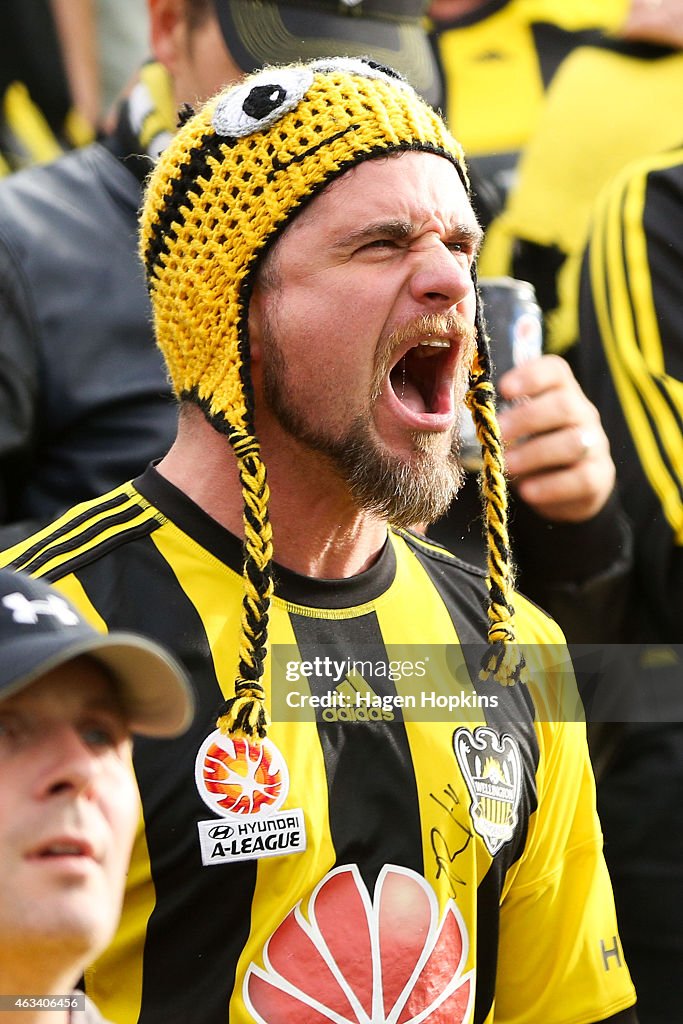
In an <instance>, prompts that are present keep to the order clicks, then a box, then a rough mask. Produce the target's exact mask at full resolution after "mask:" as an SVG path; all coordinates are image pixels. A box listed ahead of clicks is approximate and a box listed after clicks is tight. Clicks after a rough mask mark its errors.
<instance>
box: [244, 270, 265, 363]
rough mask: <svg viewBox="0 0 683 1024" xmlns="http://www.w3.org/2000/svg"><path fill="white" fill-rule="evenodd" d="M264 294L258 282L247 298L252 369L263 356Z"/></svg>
mask: <svg viewBox="0 0 683 1024" xmlns="http://www.w3.org/2000/svg"><path fill="white" fill-rule="evenodd" d="M264 302H265V295H264V293H263V289H262V288H261V287H260V285H259V284H258V282H257V283H256V284H255V285H254V288H253V291H252V293H251V299H250V300H249V321H248V330H249V358H250V361H251V365H252V369H253V368H254V367H258V366H259V364H260V363H261V359H262V356H263V306H264Z"/></svg>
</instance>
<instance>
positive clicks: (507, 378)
mask: <svg viewBox="0 0 683 1024" xmlns="http://www.w3.org/2000/svg"><path fill="white" fill-rule="evenodd" d="M554 387H574V388H576V389H577V390H579V391H580V390H581V389H580V388H579V384H578V382H577V380H576V377H575V376H574V374H573V373H572V370H571V367H570V366H569V363H568V362H567V361H566V359H562V358H561V356H555V355H543V356H539V357H538V358H537V359H530V360H529V361H528V362H527V363H522V364H521V365H520V366H515V367H513V368H512V369H511V370H508V371H507V373H504V374H503V375H502V376H501V378H500V380H499V381H498V392H499V394H500V395H501V397H502V398H504V399H505V400H506V401H507V402H512V401H514V400H515V399H518V398H522V397H524V396H527V397H533V396H534V395H540V394H542V392H544V391H547V390H548V389H549V388H554Z"/></svg>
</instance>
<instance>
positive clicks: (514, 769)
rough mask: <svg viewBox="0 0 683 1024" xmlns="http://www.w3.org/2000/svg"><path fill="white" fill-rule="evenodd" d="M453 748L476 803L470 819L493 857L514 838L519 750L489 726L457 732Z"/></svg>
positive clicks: (508, 739) (520, 764)
mask: <svg viewBox="0 0 683 1024" xmlns="http://www.w3.org/2000/svg"><path fill="white" fill-rule="evenodd" d="M453 749H454V751H455V756H456V758H457V760H458V764H459V765H460V771H461V772H462V774H463V778H464V780H465V783H466V784H467V788H468V790H469V793H470V796H471V798H472V802H471V804H470V817H471V818H472V824H473V825H474V829H475V831H476V832H477V834H478V835H480V836H481V838H482V839H483V840H484V842H485V843H486V847H487V849H488V851H489V853H490V854H491V855H492V856H493V855H495V854H496V853H498V850H500V848H501V846H504V844H505V843H507V842H509V841H510V840H511V839H512V836H513V833H514V829H515V825H516V824H517V807H518V805H519V797H520V793H521V785H522V763H521V758H520V755H519V748H518V746H517V744H516V743H515V741H514V740H513V739H512V737H511V736H508V735H507V734H504V735H503V736H499V735H498V733H497V732H495V731H494V730H493V729H491V728H490V727H489V726H486V725H481V726H477V728H476V729H475V730H474V731H473V732H470V730H469V729H457V730H456V732H455V734H454V736H453Z"/></svg>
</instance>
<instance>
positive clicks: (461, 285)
mask: <svg viewBox="0 0 683 1024" xmlns="http://www.w3.org/2000/svg"><path fill="white" fill-rule="evenodd" d="M415 261H416V262H415V268H414V271H413V274H412V277H411V282H410V287H411V293H412V296H413V298H414V299H415V300H416V301H417V302H418V303H420V305H422V306H424V307H427V308H428V309H429V310H430V311H431V312H437V311H444V310H447V309H452V308H453V307H462V306H464V305H465V304H466V303H467V302H468V301H470V300H471V302H472V303H474V285H473V283H472V274H471V270H470V260H469V257H468V255H467V253H465V252H454V251H453V250H451V249H449V248H448V246H446V245H444V243H443V242H442V241H441V240H440V239H437V238H435V239H431V240H430V241H429V242H426V243H425V244H424V245H423V246H421V247H420V250H419V251H418V252H416V253H415ZM458 311H459V312H461V313H462V312H464V309H463V308H459V309H458Z"/></svg>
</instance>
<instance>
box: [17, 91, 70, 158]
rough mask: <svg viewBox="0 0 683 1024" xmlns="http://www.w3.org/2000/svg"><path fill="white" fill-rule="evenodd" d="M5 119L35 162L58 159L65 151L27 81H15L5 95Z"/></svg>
mask: <svg viewBox="0 0 683 1024" xmlns="http://www.w3.org/2000/svg"><path fill="white" fill-rule="evenodd" d="M4 110H5V120H6V121H7V124H8V125H9V127H10V129H11V131H12V133H13V134H14V135H15V136H16V138H17V139H18V140H19V142H20V143H21V145H22V146H23V147H24V148H25V149H26V151H27V152H28V154H29V157H30V159H31V160H32V161H33V162H34V163H47V162H48V161H50V160H56V159H57V157H58V156H61V154H62V153H63V149H62V146H61V145H60V144H59V143H58V141H57V139H56V138H55V136H54V134H53V132H52V129H51V128H50V126H49V124H48V123H47V121H46V119H45V117H44V116H43V114H42V113H41V111H40V110H39V109H38V107H37V106H36V105H35V103H34V102H33V100H32V99H31V96H30V94H29V91H28V89H27V88H26V86H25V85H24V83H23V82H12V83H11V85H9V86H8V88H7V91H6V93H5V97H4Z"/></svg>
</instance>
